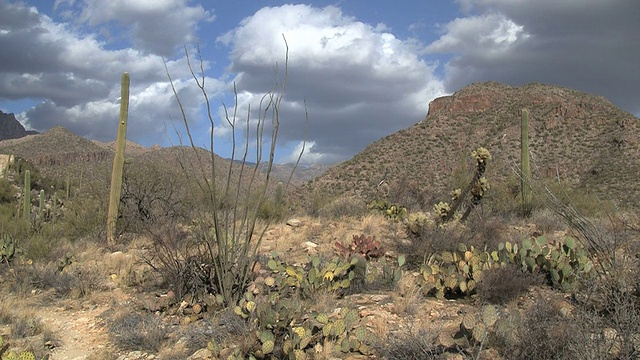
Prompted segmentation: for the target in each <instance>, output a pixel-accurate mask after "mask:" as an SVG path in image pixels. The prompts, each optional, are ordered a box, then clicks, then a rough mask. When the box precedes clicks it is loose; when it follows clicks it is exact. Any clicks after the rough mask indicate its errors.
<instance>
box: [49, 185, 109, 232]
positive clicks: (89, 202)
mask: <svg viewBox="0 0 640 360" xmlns="http://www.w3.org/2000/svg"><path fill="white" fill-rule="evenodd" d="M65 207H66V209H65V211H64V219H60V220H57V221H56V225H55V226H56V227H59V228H60V231H61V232H62V233H63V234H64V235H66V236H67V237H68V238H69V239H70V240H76V239H80V238H87V239H92V240H94V241H97V240H99V239H104V238H105V236H106V235H105V234H106V233H105V228H104V224H105V223H106V222H107V202H106V200H104V199H103V198H101V197H99V196H96V195H87V196H78V197H75V198H74V199H73V200H69V201H66V202H65Z"/></svg>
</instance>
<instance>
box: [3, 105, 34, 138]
mask: <svg viewBox="0 0 640 360" xmlns="http://www.w3.org/2000/svg"><path fill="white" fill-rule="evenodd" d="M37 133H38V132H37V131H33V130H29V131H27V130H25V129H24V126H22V124H21V123H20V122H19V121H18V120H17V119H16V116H15V115H14V114H13V113H8V114H6V113H4V112H2V111H0V141H2V140H8V139H18V138H21V137H25V136H27V135H34V134H37Z"/></svg>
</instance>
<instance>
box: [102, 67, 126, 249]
mask: <svg viewBox="0 0 640 360" xmlns="http://www.w3.org/2000/svg"><path fill="white" fill-rule="evenodd" d="M129 83H130V78H129V73H126V72H125V73H123V74H122V80H121V82H120V118H119V120H118V137H117V138H116V155H115V157H114V159H113V172H112V173H111V192H110V194H109V212H108V214H107V242H108V243H109V245H113V244H114V243H115V232H116V220H117V218H118V205H119V204H120V192H121V190H122V173H123V170H124V147H125V141H126V137H127V114H128V112H129Z"/></svg>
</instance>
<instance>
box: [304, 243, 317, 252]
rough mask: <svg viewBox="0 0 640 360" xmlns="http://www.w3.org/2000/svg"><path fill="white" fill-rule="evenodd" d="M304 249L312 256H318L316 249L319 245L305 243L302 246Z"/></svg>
mask: <svg viewBox="0 0 640 360" xmlns="http://www.w3.org/2000/svg"><path fill="white" fill-rule="evenodd" d="M302 247H303V248H304V249H305V250H306V251H307V252H308V253H309V254H311V255H313V254H316V253H317V252H318V250H316V248H317V247H318V244H316V243H314V242H311V241H306V242H305V243H303V244H302Z"/></svg>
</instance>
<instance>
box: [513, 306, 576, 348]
mask: <svg viewBox="0 0 640 360" xmlns="http://www.w3.org/2000/svg"><path fill="white" fill-rule="evenodd" d="M576 331H578V327H577V324H575V323H574V322H573V321H572V320H571V319H569V318H566V317H564V316H563V315H562V313H561V312H560V309H559V308H557V307H556V306H555V305H554V304H553V303H552V302H550V301H547V300H546V299H544V298H538V299H537V300H536V302H535V303H534V304H533V305H532V306H531V307H530V308H529V309H528V310H527V311H526V312H525V314H524V319H523V326H522V327H521V329H520V334H519V335H520V336H519V337H518V339H519V341H518V343H517V344H516V348H515V349H514V348H507V349H503V350H504V356H505V359H532V360H534V359H535V360H545V359H580V358H581V357H580V354H576V353H574V352H573V350H572V349H571V347H570V339H571V338H572V337H574V334H575V333H576Z"/></svg>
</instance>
